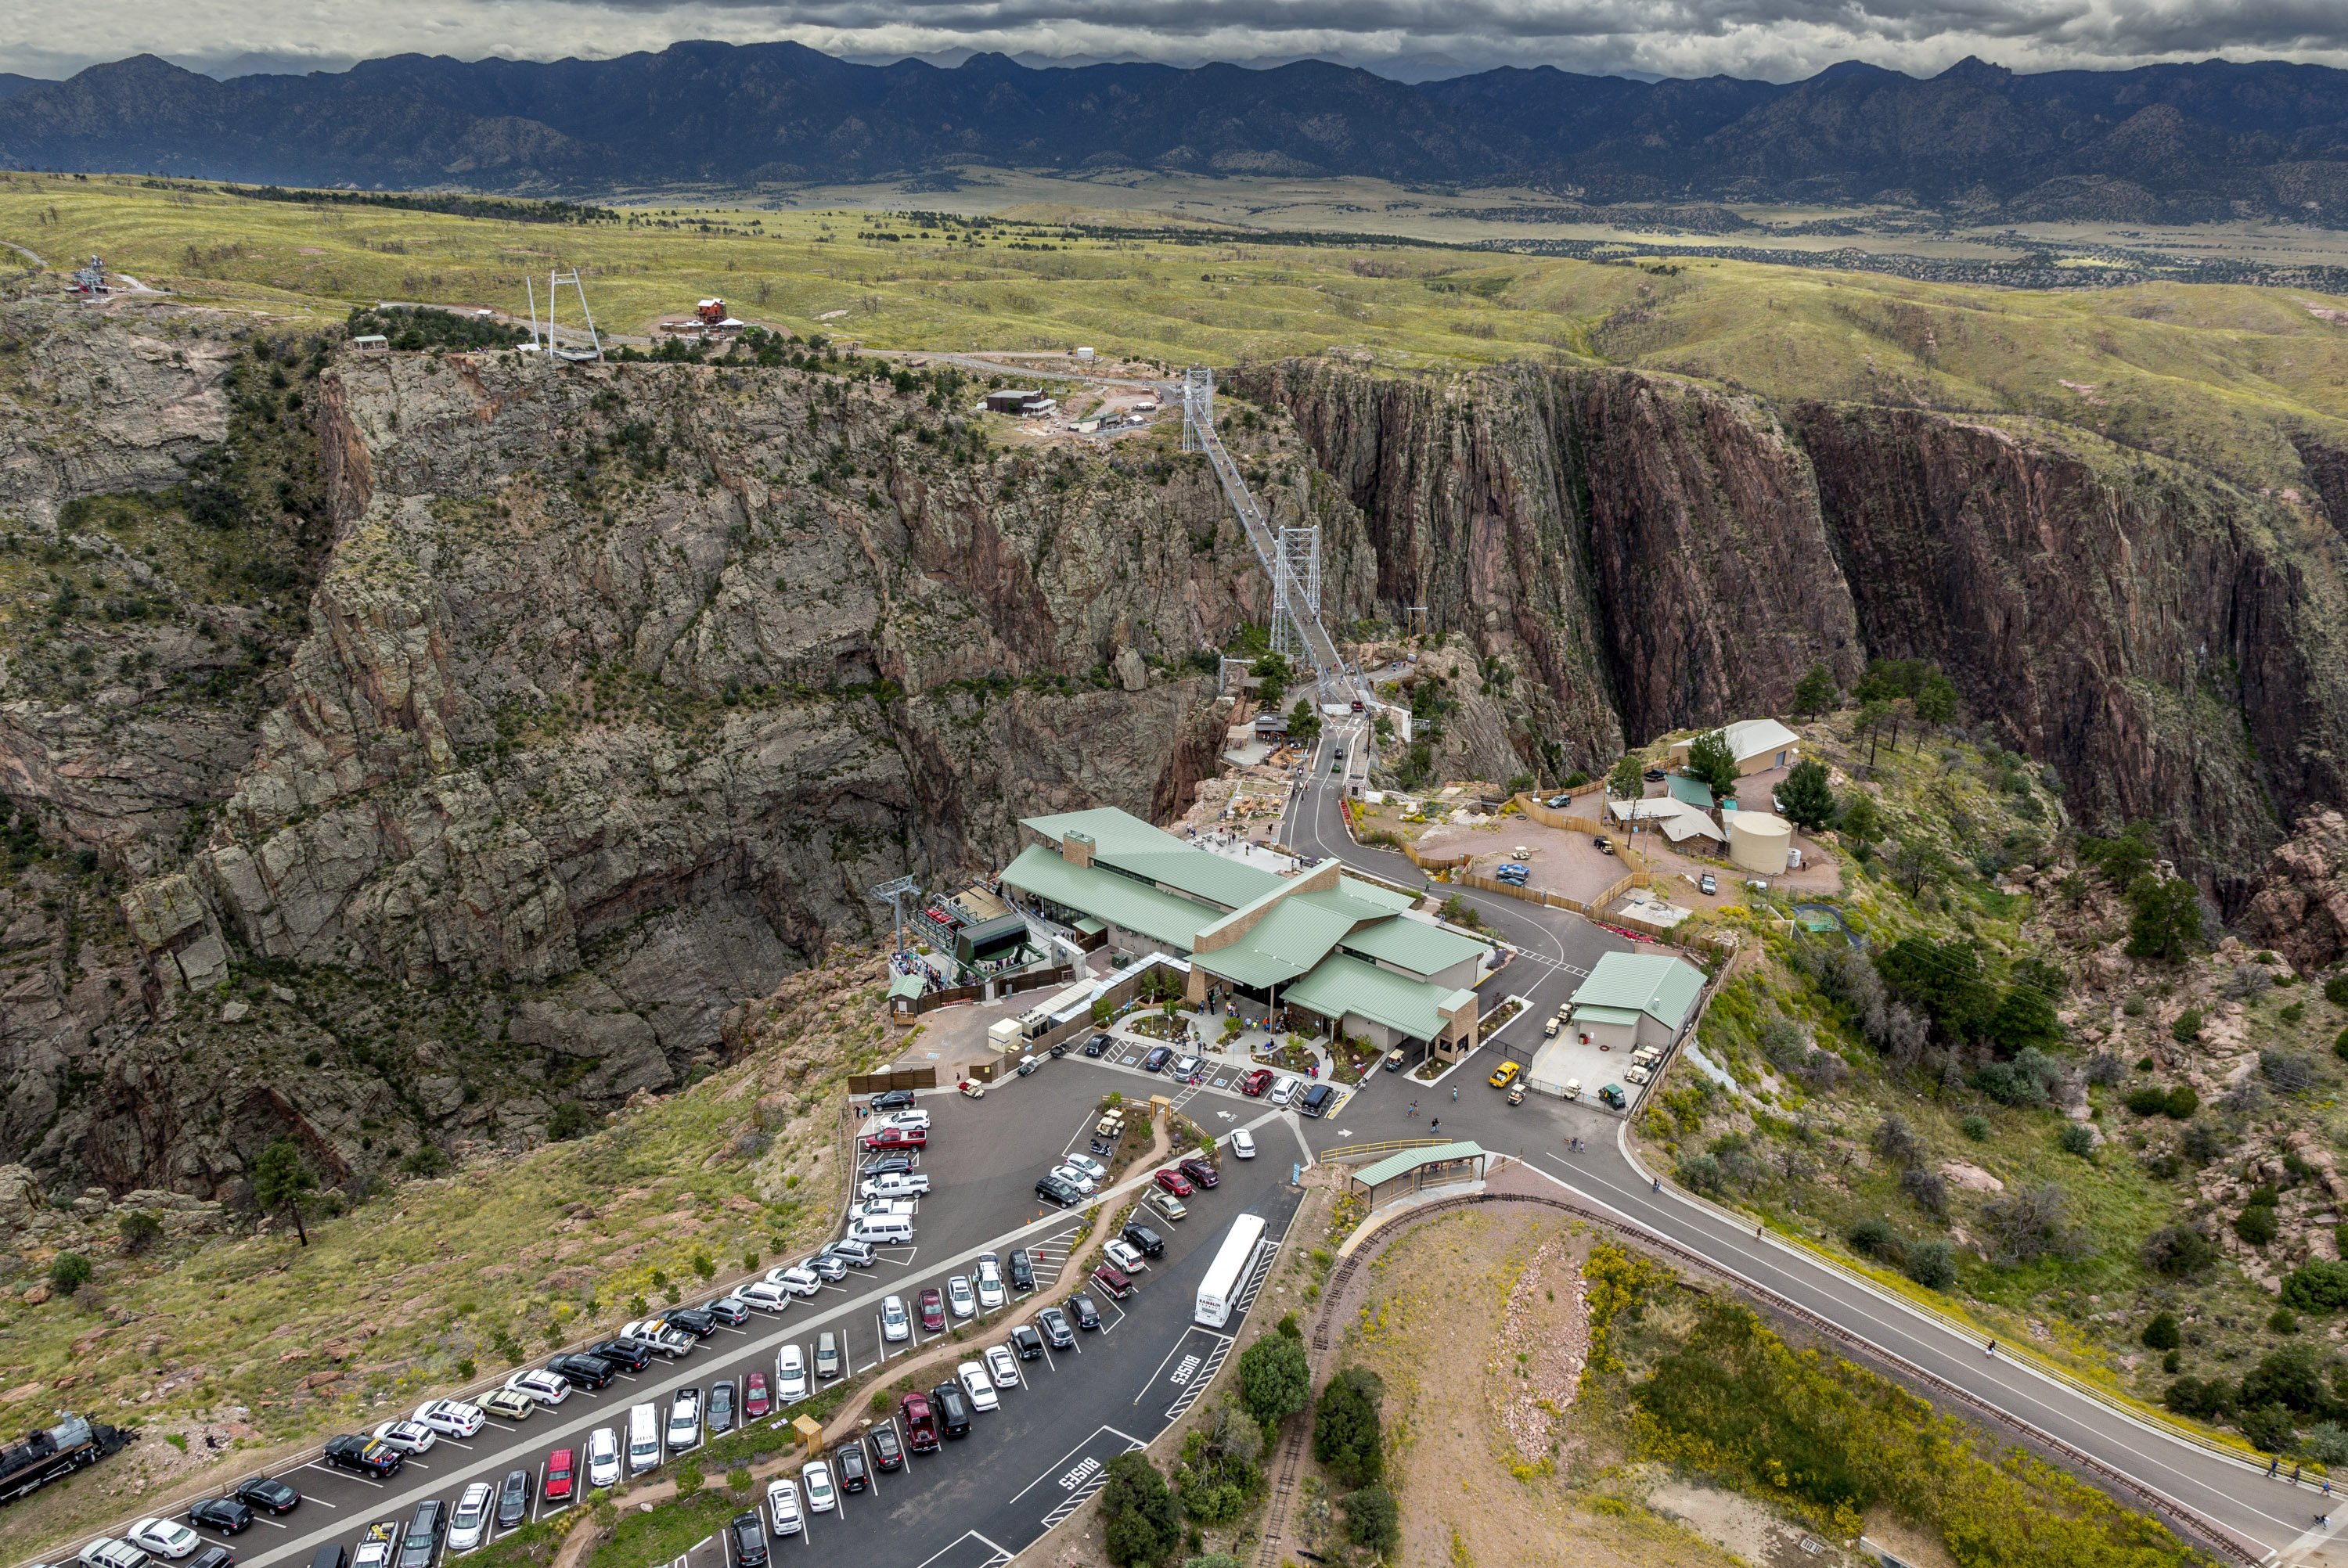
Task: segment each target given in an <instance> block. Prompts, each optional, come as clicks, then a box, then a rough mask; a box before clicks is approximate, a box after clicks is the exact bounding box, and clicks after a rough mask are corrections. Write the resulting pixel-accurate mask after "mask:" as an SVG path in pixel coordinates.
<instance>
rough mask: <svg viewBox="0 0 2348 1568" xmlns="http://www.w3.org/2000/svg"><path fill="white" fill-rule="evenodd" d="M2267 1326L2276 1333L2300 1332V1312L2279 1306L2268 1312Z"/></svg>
mask: <svg viewBox="0 0 2348 1568" xmlns="http://www.w3.org/2000/svg"><path fill="white" fill-rule="evenodd" d="M2267 1327H2268V1328H2269V1329H2270V1330H2271V1331H2272V1332H2273V1333H2276V1334H2296V1333H2298V1332H2299V1314H2298V1313H2296V1312H2293V1311H2292V1310H2291V1308H2290V1307H2276V1308H2275V1309H2274V1310H2273V1311H2272V1312H2270V1313H2268V1314H2267Z"/></svg>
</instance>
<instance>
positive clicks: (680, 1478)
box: [676, 1464, 704, 1501]
mask: <svg viewBox="0 0 2348 1568" xmlns="http://www.w3.org/2000/svg"><path fill="white" fill-rule="evenodd" d="M703 1479H704V1478H703V1476H702V1473H701V1467H700V1466H699V1465H697V1464H688V1465H686V1466H685V1468H684V1469H683V1470H681V1471H677V1472H676V1495H677V1498H678V1500H679V1501H683V1500H684V1499H685V1498H688V1497H691V1496H692V1495H693V1494H694V1493H695V1492H696V1491H700V1490H701V1483H702V1481H703Z"/></svg>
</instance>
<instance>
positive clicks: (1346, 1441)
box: [1313, 1367, 1385, 1487]
mask: <svg viewBox="0 0 2348 1568" xmlns="http://www.w3.org/2000/svg"><path fill="white" fill-rule="evenodd" d="M1383 1399H1385V1384H1384V1383H1383V1382H1381V1381H1379V1379H1378V1375H1377V1374H1376V1373H1375V1372H1373V1371H1371V1370H1370V1369H1369V1368H1366V1367H1347V1368H1344V1370H1343V1371H1341V1372H1339V1373H1338V1374H1337V1375H1336V1376H1335V1377H1334V1378H1330V1379H1329V1386H1328V1387H1327V1388H1325V1389H1322V1390H1321V1402H1320V1404H1319V1406H1318V1407H1316V1408H1315V1409H1314V1410H1313V1458H1314V1459H1316V1460H1320V1461H1321V1462H1322V1463H1323V1464H1324V1465H1327V1466H1328V1467H1329V1473H1330V1474H1331V1475H1332V1476H1334V1478H1335V1479H1336V1480H1337V1481H1339V1482H1341V1483H1342V1484H1344V1485H1345V1486H1349V1487H1358V1486H1367V1485H1368V1484H1369V1483H1370V1482H1371V1481H1375V1480H1377V1479H1378V1477H1379V1475H1381V1474H1382V1473H1383V1472H1384V1471H1385V1438H1384V1433H1383V1431H1382V1429H1381V1424H1380V1422H1379V1419H1378V1405H1379V1402H1380V1401H1381V1400H1383Z"/></svg>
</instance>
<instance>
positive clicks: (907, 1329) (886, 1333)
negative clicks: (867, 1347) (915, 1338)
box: [880, 1296, 913, 1344]
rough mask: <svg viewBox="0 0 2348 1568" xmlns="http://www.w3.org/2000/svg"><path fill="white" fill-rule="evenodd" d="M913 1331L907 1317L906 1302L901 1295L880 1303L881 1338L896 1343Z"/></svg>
mask: <svg viewBox="0 0 2348 1568" xmlns="http://www.w3.org/2000/svg"><path fill="white" fill-rule="evenodd" d="M912 1331H913V1329H912V1325H911V1322H910V1321H909V1320H908V1319H907V1318H906V1317H905V1303H904V1301H903V1300H902V1299H901V1297H898V1296H889V1297H888V1298H886V1299H885V1300H883V1301H882V1302H881V1303H880V1337H881V1338H883V1339H886V1340H888V1341H889V1342H890V1343H891V1344H894V1343H896V1342H897V1341H898V1340H900V1339H902V1338H904V1337H906V1336H907V1335H909V1334H911V1332H912Z"/></svg>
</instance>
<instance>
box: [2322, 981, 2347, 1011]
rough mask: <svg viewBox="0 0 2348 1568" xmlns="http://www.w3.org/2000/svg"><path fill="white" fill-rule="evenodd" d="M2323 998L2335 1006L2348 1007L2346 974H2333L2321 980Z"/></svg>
mask: <svg viewBox="0 0 2348 1568" xmlns="http://www.w3.org/2000/svg"><path fill="white" fill-rule="evenodd" d="M2323 999H2324V1000H2325V1001H2328V1002H2330V1003H2331V1004H2332V1005H2333V1007H2336V1008H2348V975H2334V976H2333V977H2332V978H2331V979H2328V980H2326V981H2324V982H2323Z"/></svg>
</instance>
